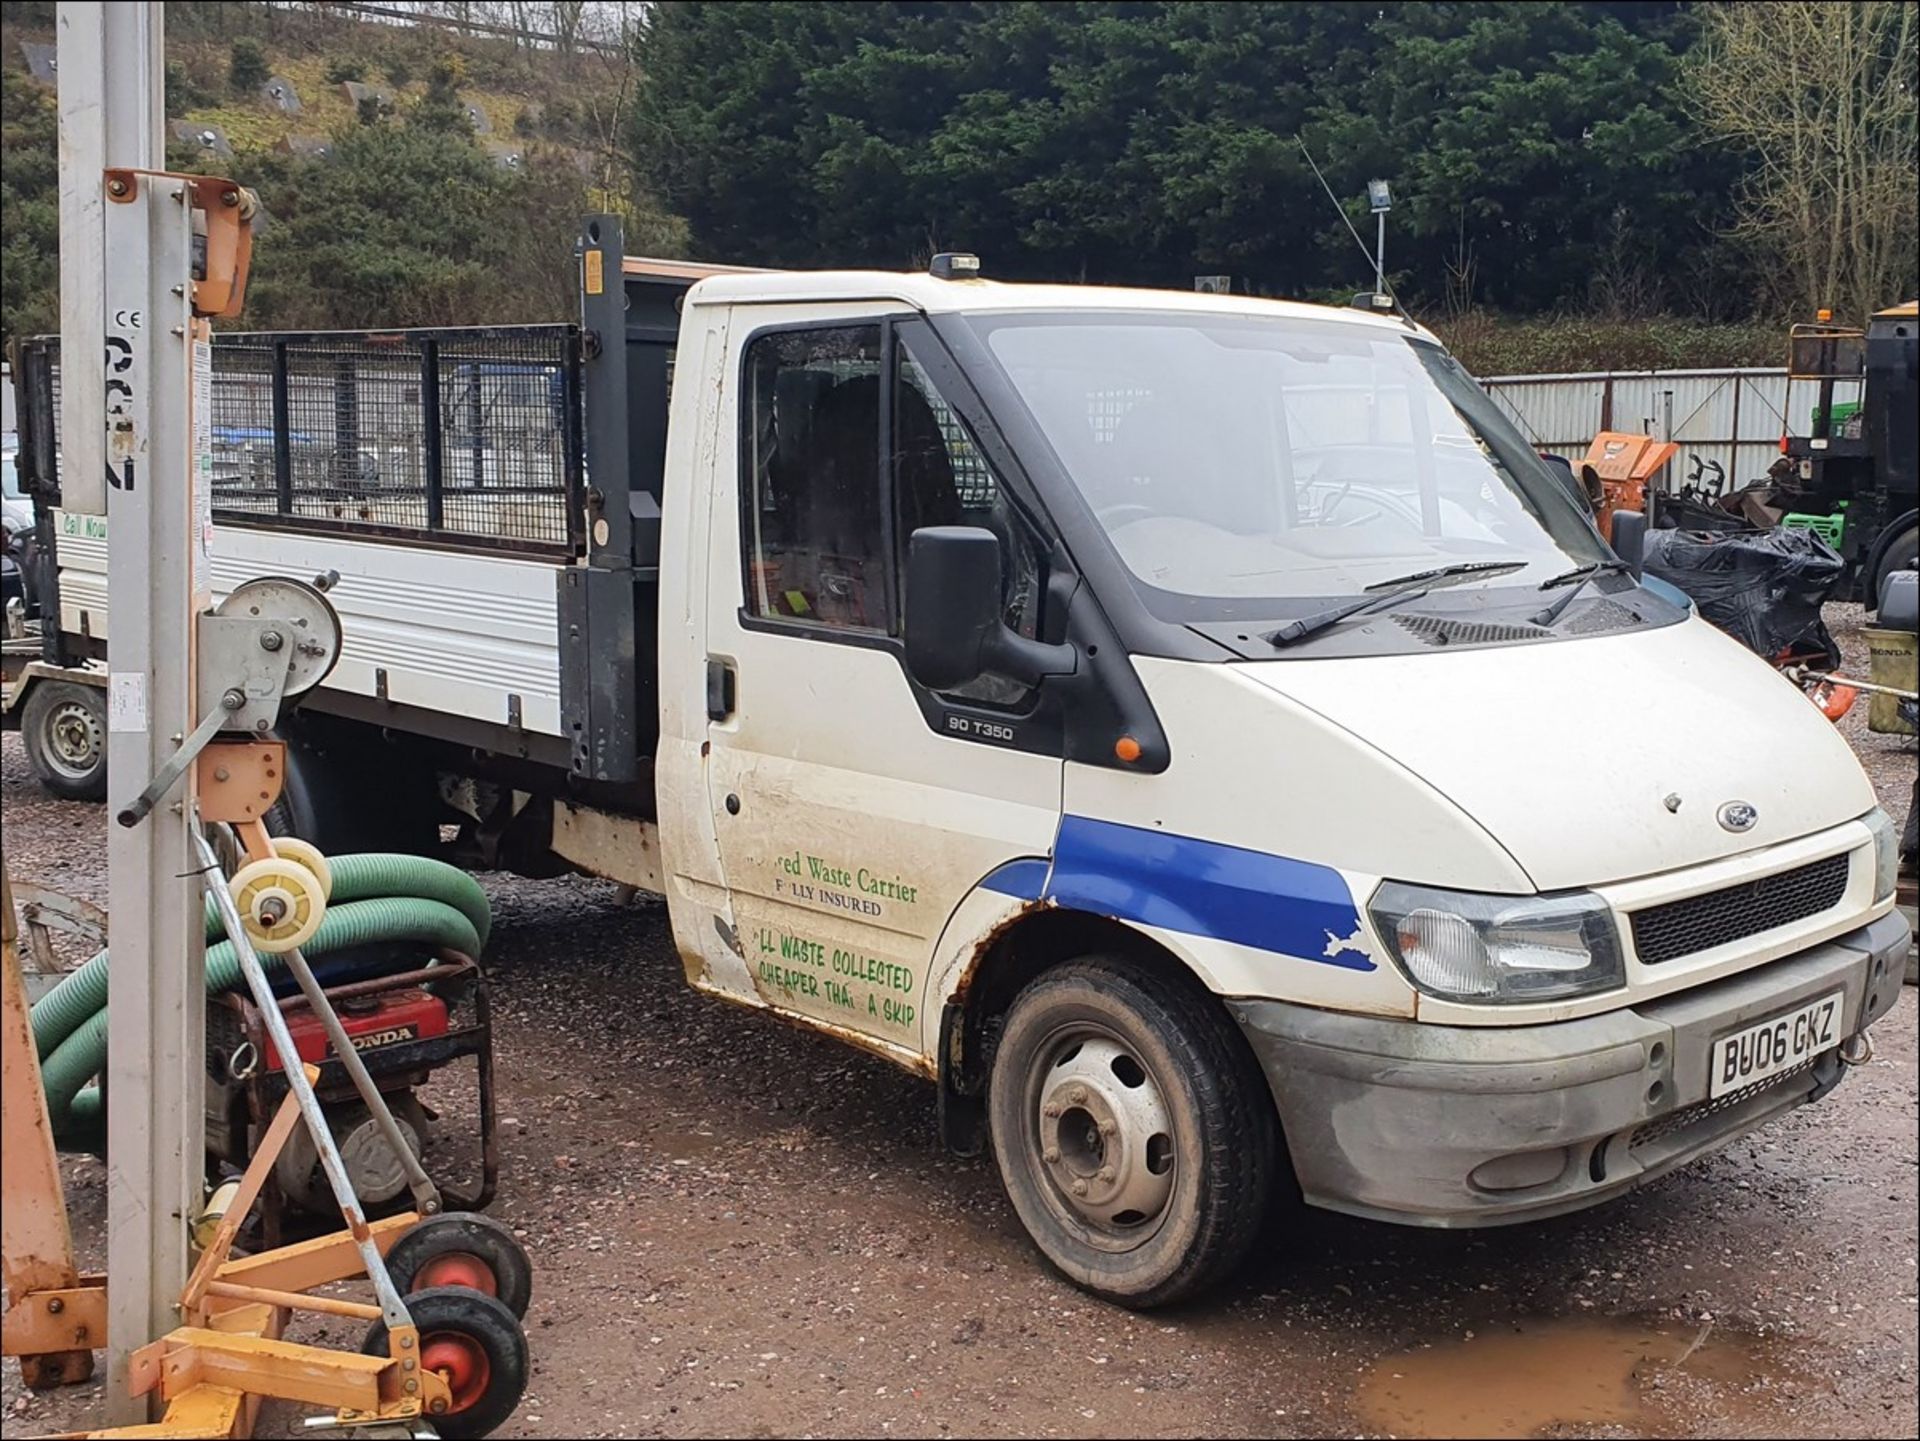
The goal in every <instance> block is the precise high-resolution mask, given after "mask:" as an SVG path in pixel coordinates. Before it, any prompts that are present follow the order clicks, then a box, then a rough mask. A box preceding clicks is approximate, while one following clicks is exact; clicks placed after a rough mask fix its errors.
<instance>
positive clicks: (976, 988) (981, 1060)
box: [928, 889, 1277, 1155]
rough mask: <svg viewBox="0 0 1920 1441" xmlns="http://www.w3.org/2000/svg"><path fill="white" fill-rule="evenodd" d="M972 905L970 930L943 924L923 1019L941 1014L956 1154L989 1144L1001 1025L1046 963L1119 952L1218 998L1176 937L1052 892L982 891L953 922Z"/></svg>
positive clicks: (950, 1137) (942, 1070)
mask: <svg viewBox="0 0 1920 1441" xmlns="http://www.w3.org/2000/svg"><path fill="white" fill-rule="evenodd" d="M996 903H997V904H996ZM983 910H984V911H985V912H986V914H984V915H983V914H981V912H982V911H983ZM969 911H973V912H974V916H973V919H974V920H975V921H978V922H983V924H980V925H977V926H969V927H967V930H968V932H969V934H968V936H967V938H966V939H964V940H961V941H959V942H958V943H955V938H954V936H953V931H954V925H953V923H950V924H949V927H948V934H947V936H946V937H943V941H944V942H946V943H947V944H944V945H943V947H942V949H943V952H944V954H945V959H946V964H945V965H944V966H943V967H941V968H940V969H939V970H937V971H936V973H935V976H936V979H935V987H933V988H930V990H929V995H928V1000H929V1002H932V1003H935V1004H937V1006H938V1009H937V1011H936V1010H934V1006H933V1005H932V1004H930V1005H929V1007H928V1010H929V1011H930V1012H931V1013H932V1014H930V1015H929V1016H928V1022H929V1024H931V1023H933V1021H934V1017H935V1016H937V1017H938V1026H939V1033H938V1044H937V1047H936V1048H935V1060H936V1063H937V1066H938V1075H939V1093H940V1100H939V1113H940V1130H941V1135H942V1139H943V1140H944V1141H945V1142H946V1144H947V1145H948V1147H949V1148H950V1149H952V1150H953V1151H955V1152H956V1153H958V1154H960V1155H977V1154H979V1152H980V1151H981V1149H982V1148H983V1147H984V1144H985V1140H986V1108H985V1098H986V1087H987V1077H988V1075H989V1074H990V1072H991V1070H992V1066H993V1055H994V1049H995V1043H996V1041H997V1038H998V1035H999V1028H1000V1024H1001V1022H1002V1021H1003V1020H1004V1018H1005V1016H1006V1014H1007V1011H1008V1009H1009V1008H1010V1007H1011V1006H1012V1005H1013V1001H1014V998H1015V997H1016V996H1017V995H1019V994H1020V991H1021V990H1022V989H1023V988H1024V987H1025V986H1027V985H1028V984H1029V983H1030V982H1032V981H1033V980H1034V979H1036V978H1037V977H1039V976H1041V975H1043V974H1045V973H1046V972H1047V971H1049V970H1052V969H1054V968H1055V967H1058V966H1061V965H1065V964H1067V963H1069V962H1072V961H1075V960H1081V959H1084V958H1086V957H1088V956H1093V955H1104V956H1117V957H1120V958H1123V959H1125V960H1126V961H1128V962H1129V963H1130V964H1132V965H1133V966H1135V967H1137V968H1139V969H1140V970H1142V971H1145V972H1146V973H1148V974H1149V975H1152V976H1154V977H1156V978H1159V979H1161V980H1164V981H1165V982H1166V983H1167V984H1169V985H1174V986H1179V987H1181V988H1183V989H1186V990H1188V991H1190V992H1191V993H1193V994H1196V995H1204V996H1209V997H1212V998H1213V999H1214V1002H1215V1004H1220V1001H1219V991H1218V989H1217V987H1215V986H1214V985H1213V984H1211V981H1210V978H1209V974H1208V971H1207V968H1206V966H1205V964H1204V963H1203V962H1202V961H1201V960H1200V959H1199V957H1197V956H1195V955H1193V954H1183V953H1182V952H1181V951H1180V950H1179V949H1177V939H1166V938H1162V937H1161V936H1156V935H1151V934H1149V933H1148V932H1147V931H1146V930H1144V929H1143V928H1141V927H1140V926H1137V925H1135V924H1133V923H1132V922H1130V921H1126V920H1122V919H1119V918H1116V917H1113V916H1109V915H1103V914H1101V913H1099V912H1097V911H1092V910H1087V909H1084V908H1082V907H1077V906H1067V905H1062V904H1060V903H1059V902H1058V901H1057V900H1055V899H1053V898H1052V897H1049V896H1042V897H1040V898H1037V899H1017V898H1015V897H1011V896H1007V895H994V894H992V893H991V892H989V891H988V890H985V889H982V890H979V891H976V892H975V893H974V895H972V896H970V897H969V898H968V901H967V902H963V903H962V905H961V907H960V908H959V910H957V911H956V912H955V922H958V921H960V920H961V919H962V917H965V916H967V913H968V912H969ZM1235 1029H1236V1030H1237V1029H1238V1028H1237V1027H1236V1028H1235ZM1276 1119H1277V1117H1276Z"/></svg>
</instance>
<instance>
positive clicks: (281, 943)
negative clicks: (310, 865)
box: [227, 856, 327, 956]
mask: <svg viewBox="0 0 1920 1441" xmlns="http://www.w3.org/2000/svg"><path fill="white" fill-rule="evenodd" d="M227 884H228V888H229V889H230V890H232V892H233V901H234V904H235V905H236V906H237V907H238V908H239V910H240V919H241V921H242V922H243V923H244V924H245V925H246V928H247V939H248V940H249V941H251V942H252V943H253V948H254V949H255V950H257V951H261V952H264V953H265V954H267V955H270V956H277V955H281V954H283V953H284V952H287V951H290V950H292V949H294V947H296V946H303V945H305V944H306V943H307V942H308V941H309V940H311V939H312V938H313V933H314V932H315V931H317V930H319V929H320V922H321V920H322V919H324V918H325V916H326V914H327V902H326V898H325V897H324V896H322V895H321V893H320V878H319V877H318V876H316V875H315V874H314V873H313V872H312V871H310V870H308V869H307V868H306V867H305V866H303V865H301V864H300V863H299V862H298V861H293V860H284V859H282V858H281V857H279V856H269V857H267V858H266V859H265V860H261V861H250V862H248V863H247V864H246V865H244V866H242V867H240V869H239V870H237V871H235V872H234V874H233V879H232V880H231V881H229V882H228V883H227Z"/></svg>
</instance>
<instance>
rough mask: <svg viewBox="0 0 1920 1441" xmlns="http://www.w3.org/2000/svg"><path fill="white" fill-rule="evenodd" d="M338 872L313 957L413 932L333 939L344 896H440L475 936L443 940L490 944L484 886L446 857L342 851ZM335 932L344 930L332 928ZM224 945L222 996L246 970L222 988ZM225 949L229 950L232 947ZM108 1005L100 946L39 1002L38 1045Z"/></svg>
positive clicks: (213, 930) (215, 932)
mask: <svg viewBox="0 0 1920 1441" xmlns="http://www.w3.org/2000/svg"><path fill="white" fill-rule="evenodd" d="M328 864H329V865H330V866H331V868H332V870H333V894H332V897H331V899H330V900H329V901H328V903H327V908H328V914H327V918H326V919H325V920H323V921H322V922H321V923H320V930H319V931H318V933H317V934H315V936H314V938H313V939H312V940H311V941H309V942H308V943H307V945H306V948H305V949H306V952H307V954H309V955H324V954H326V952H328V951H330V950H337V949H339V948H340V947H342V946H357V945H364V944H365V943H366V942H367V941H370V940H378V941H400V940H407V939H409V938H410V936H409V933H408V932H406V931H405V930H401V931H397V932H393V933H390V934H389V933H383V934H380V935H377V936H367V937H364V938H360V939H353V940H345V939H341V940H332V941H329V940H328V939H327V937H328V934H329V931H330V930H331V928H332V924H333V914H334V908H335V907H337V906H341V905H342V903H344V902H352V901H362V900H368V899H372V898H376V897H383V898H385V897H391V898H401V899H417V900H429V901H436V902H438V903H440V904H441V905H443V906H447V907H450V908H452V909H453V910H455V911H458V912H459V913H460V914H461V915H462V916H464V917H465V918H466V920H467V923H468V926H469V928H470V934H469V935H468V937H467V940H468V944H461V943H459V942H455V941H447V942H444V943H443V944H446V945H449V946H452V947H453V948H454V949H456V950H462V951H466V952H467V953H468V954H469V955H475V956H477V955H479V954H480V952H481V951H482V950H483V949H484V948H485V946H486V944H487V933H488V931H489V929H490V928H491V925H492V913H491V912H490V911H489V910H488V908H487V897H486V894H485V893H484V892H483V891H482V890H481V889H480V884H479V882H478V881H476V880H474V878H473V877H472V876H470V875H468V874H467V873H466V872H465V871H463V870H460V869H458V868H456V867H454V866H450V865H448V864H447V863H446V862H445V861H436V860H429V859H427V858H426V857H424V856H405V855H380V854H369V855H357V856H340V857H337V858H335V859H333V860H330V861H329V863H328ZM222 934H223V932H222V931H221V929H220V917H219V914H218V913H217V912H216V911H215V910H214V907H213V902H212V901H211V900H209V901H208V902H207V939H208V940H209V941H212V940H216V939H218V938H219V937H220V936H221V935H222ZM334 934H335V935H338V934H340V933H339V932H334ZM219 950H220V947H217V946H216V947H215V948H214V949H213V950H210V951H209V952H208V953H207V989H208V991H209V992H210V993H211V994H214V995H218V994H219V993H220V992H221V991H230V990H233V989H235V988H236V987H237V986H238V985H239V984H240V971H239V968H238V965H237V963H236V964H235V965H234V969H233V974H232V977H231V978H230V979H228V980H226V981H224V982H223V983H222V984H221V985H220V986H219V987H218V988H216V987H215V986H214V955H215V954H216V953H217V952H218V951H219ZM227 954H228V955H229V956H231V954H232V953H231V951H228V952H227ZM261 959H262V960H264V961H266V962H267V964H268V965H269V967H271V966H272V965H274V964H276V962H274V960H273V958H272V957H270V956H263V957H262V958H261ZM106 1004H107V952H106V951H101V952H100V953H99V954H98V955H96V956H94V957H93V958H92V959H91V960H89V961H88V962H87V963H86V964H85V965H83V966H81V967H80V968H79V969H77V970H75V971H73V972H72V973H70V974H69V975H68V976H67V978H66V979H65V980H63V981H61V982H60V984H59V985H57V986H55V987H54V988H53V989H52V990H51V991H49V992H48V993H47V994H46V995H44V996H42V997H41V998H40V1002H39V1004H37V1005H36V1006H34V1008H33V1043H34V1049H35V1050H36V1051H38V1052H39V1054H40V1059H41V1060H42V1061H43V1062H44V1061H45V1060H46V1058H47V1057H48V1056H49V1055H51V1054H52V1052H53V1049H54V1047H56V1046H58V1045H59V1044H60V1043H61V1042H62V1041H64V1040H66V1038H67V1037H68V1036H70V1035H72V1034H73V1032H74V1031H75V1030H77V1029H78V1028H79V1027H80V1026H81V1025H82V1024H83V1023H84V1022H85V1021H86V1019H87V1017H89V1016H91V1015H92V1014H93V1013H94V1012H95V1011H97V1010H100V1009H101V1008H103V1007H104V1006H105V1005H106Z"/></svg>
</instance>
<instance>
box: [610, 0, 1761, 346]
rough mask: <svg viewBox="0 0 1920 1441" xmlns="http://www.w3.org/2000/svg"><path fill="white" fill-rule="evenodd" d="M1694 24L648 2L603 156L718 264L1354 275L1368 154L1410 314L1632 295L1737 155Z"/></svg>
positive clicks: (1668, 274) (1385, 12) (1143, 8)
mask: <svg viewBox="0 0 1920 1441" xmlns="http://www.w3.org/2000/svg"><path fill="white" fill-rule="evenodd" d="M1692 37H1693V26H1692V20H1691V17H1690V13H1689V11H1688V10H1687V9H1686V8H1683V7H1681V6H1679V5H1676V4H1670V3H1651V0H1641V3H1628V4H1620V5H1607V4H1587V3H1568V0H1514V3H1490V0H1445V3H1437V4H1422V5H1414V4H1399V3H1387V4H1384V5H1383V4H1379V3H1368V4H1354V3H1336V4H1314V5H1299V4H1232V3H1223V0H1191V3H1179V4H1175V3H1114V0H1072V3H1059V4H1043V3H1026V0H1021V3H1009V4H986V3H936V4H908V3H877V4H854V3H818V4H805V5H801V4H778V3H776V4H762V5H731V4H712V3H698V0H692V3H686V4H679V5H664V6H655V7H651V8H650V9H649V12H648V18H647V22H646V27H645V29H644V31H643V36H642V65H641V71H642V77H643V87H642V91H641V94H640V97H639V103H638V108H637V113H636V117H635V122H634V135H633V141H634V144H633V147H632V148H633V150H634V153H635V154H637V155H640V156H643V157H646V162H645V163H646V165H647V177H648V179H649V180H650V181H652V182H653V183H654V184H655V185H656V186H657V187H658V189H659V191H660V193H661V194H662V196H663V198H664V199H665V200H666V202H667V203H668V204H669V205H671V206H672V207H673V208H676V209H678V210H680V211H682V212H683V213H684V214H686V215H687V217H688V218H689V220H690V221H691V222H692V224H693V227H694V231H695V234H696V236H697V237H698V239H699V241H700V242H701V244H702V245H703V246H704V247H709V248H711V249H712V250H714V251H716V252H718V253H719V254H720V255H722V256H725V257H728V258H732V259H738V260H748V261H761V262H769V263H777V264H821V263H827V264H858V263H879V264H887V265H899V264H903V263H911V262H914V261H916V260H918V259H921V258H924V256H925V255H926V254H927V253H928V252H930V251H932V250H935V249H942V248H948V247H956V248H967V249H973V250H977V251H979V252H980V253H981V254H982V255H983V257H984V259H985V262H986V265H987V267H988V269H989V271H990V272H991V273H993V274H997V275H1006V276H1048V277H1055V278H1072V279H1081V278H1085V279H1089V280H1113V281H1133V282H1144V283H1150V284H1166V285H1175V286H1181V287H1184V286H1186V285H1188V284H1190V283H1191V277H1192V276H1193V275H1194V274H1195V273H1201V272H1222V271H1224V272H1227V273H1230V274H1232V275H1234V276H1235V277H1236V278H1237V280H1238V282H1239V284H1240V285H1241V286H1242V287H1243V288H1247V289H1251V290H1255V291H1260V292H1268V293H1278V294H1295V295H1297V294H1305V293H1310V292H1314V291H1319V290H1325V291H1335V292H1338V291H1344V292H1346V293H1351V292H1352V291H1353V290H1356V289H1360V288H1363V287H1364V286H1366V285H1367V284H1368V282H1369V281H1370V278H1371V266H1370V264H1369V263H1368V261H1367V259H1366V258H1365V257H1363V255H1362V254H1361V249H1362V247H1359V246H1356V245H1355V243H1354V240H1353V238H1352V237H1351V236H1350V235H1349V234H1348V233H1347V224H1346V221H1347V220H1351V221H1352V222H1353V223H1354V224H1355V225H1356V226H1362V227H1364V228H1365V241H1364V248H1365V249H1366V250H1369V251H1370V250H1371V248H1372V243H1373V237H1372V233H1371V231H1372V226H1371V223H1370V217H1368V216H1367V214H1366V206H1365V201H1364V198H1363V197H1364V191H1365V183H1366V181H1367V179H1368V178H1369V177H1370V176H1373V175H1382V176H1385V177H1387V178H1388V179H1390V180H1391V181H1392V182H1393V183H1394V188H1395V196H1396V208H1395V210H1394V212H1393V214H1392V216H1391V222H1390V226H1389V238H1388V260H1389V269H1390V273H1391V275H1392V277H1393V278H1394V279H1395V282H1396V288H1397V289H1398V290H1400V291H1401V293H1402V294H1403V296H1404V297H1405V298H1406V299H1407V300H1408V301H1409V302H1410V303H1411V304H1413V305H1415V306H1416V307H1417V308H1421V309H1423V310H1441V309H1446V308H1449V307H1451V308H1452V309H1454V310H1456V311H1461V310H1466V309H1469V308H1471V306H1472V305H1473V304H1475V303H1478V302H1489V303H1492V304H1496V305H1499V306H1503V307H1506V308H1509V309H1513V310H1518V311H1540V310H1549V309H1555V308H1562V307H1570V306H1586V305H1588V304H1592V303H1596V302H1597V303H1599V304H1601V305H1603V306H1607V307H1610V308H1615V309H1623V310H1624V309H1641V310H1646V309H1658V308H1660V307H1661V306H1662V305H1667V304H1687V305H1693V304H1696V303H1698V301H1699V297H1700V295H1701V294H1702V293H1704V292H1705V291H1706V290H1707V289H1709V288H1710V285H1711V282H1713V281H1715V280H1724V279H1725V276H1724V275H1723V274H1722V273H1721V269H1722V267H1723V266H1724V264H1725V260H1726V258H1725V257H1723V256H1720V255H1717V254H1716V248H1715V246H1714V243H1713V236H1712V233H1711V228H1710V227H1711V224H1712V222H1713V219H1714V216H1715V214H1716V211H1717V208H1718V207H1719V206H1720V205H1721V204H1722V203H1723V202H1724V199H1725V196H1726V194H1727V191H1728V187H1729V185H1730V184H1731V183H1732V181H1733V179H1734V178H1735V176H1736V175H1737V167H1736V166H1735V165H1733V164H1731V163H1729V159H1728V157H1726V156H1724V155H1721V154H1718V153H1715V152H1713V151H1711V150H1709V149H1707V148H1705V147H1703V146H1701V145H1700V144H1699V143H1698V137H1697V135H1696V134H1695V133H1694V132H1693V130H1692V128H1691V127H1690V124H1689V122H1688V121H1687V119H1686V117H1685V115H1684V114H1683V112H1682V111H1681V109H1680V107H1679V104H1678V101H1677V99H1676V98H1675V97H1676V95H1677V91H1678V88H1679V87H1678V82H1677V64H1678V60H1679V57H1680V55H1681V54H1682V53H1683V52H1684V51H1685V49H1686V47H1687V46H1688V44H1689V43H1690V42H1691V40H1692ZM1301 138H1303V139H1304V140H1305V141H1306V142H1307V144H1308V145H1309V146H1310V147H1311V148H1312V151H1313V154H1314V157H1315V159H1317V160H1318V161H1319V162H1320V164H1321V166H1322V168H1323V169H1324V171H1325V172H1326V176H1327V179H1328V181H1329V182H1330V183H1331V185H1332V187H1333V189H1334V191H1335V193H1336V195H1338V196H1339V197H1340V204H1341V207H1342V208H1343V209H1344V210H1345V211H1346V218H1345V219H1343V218H1342V216H1341V215H1340V214H1339V213H1338V212H1337V211H1336V209H1335V208H1334V206H1333V205H1332V204H1330V203H1329V201H1328V200H1327V197H1326V196H1325V194H1324V193H1322V191H1321V188H1320V185H1319V182H1318V181H1317V180H1316V179H1315V178H1314V175H1313V173H1312V171H1311V169H1310V168H1309V167H1308V164H1307V162H1306V159H1305V157H1304V156H1303V154H1302V151H1301V147H1300V144H1299V139H1301ZM769 217H778V222H777V223H774V224H770V223H769ZM1596 276H1599V277H1601V284H1600V285H1599V290H1600V292H1601V293H1600V294H1598V295H1595V294H1594V293H1593V292H1594V290H1595V288H1596V287H1595V277H1596Z"/></svg>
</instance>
